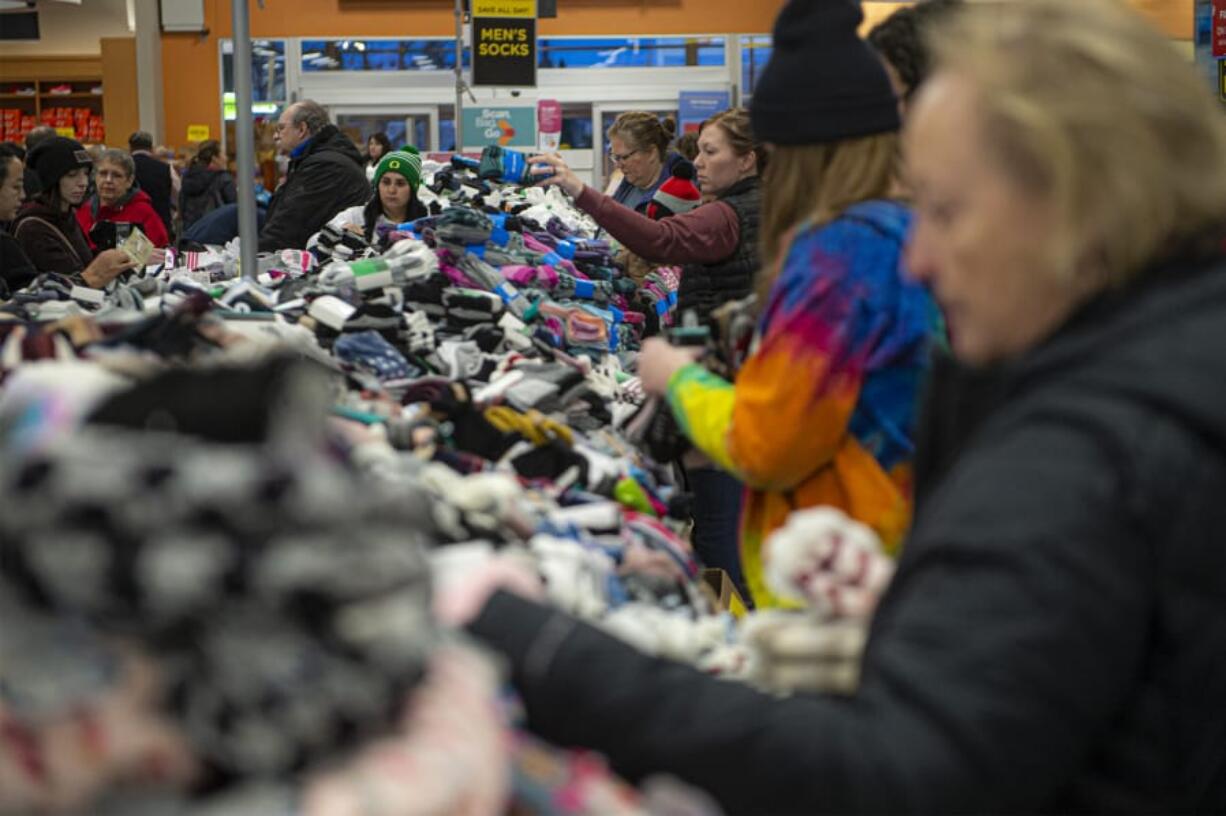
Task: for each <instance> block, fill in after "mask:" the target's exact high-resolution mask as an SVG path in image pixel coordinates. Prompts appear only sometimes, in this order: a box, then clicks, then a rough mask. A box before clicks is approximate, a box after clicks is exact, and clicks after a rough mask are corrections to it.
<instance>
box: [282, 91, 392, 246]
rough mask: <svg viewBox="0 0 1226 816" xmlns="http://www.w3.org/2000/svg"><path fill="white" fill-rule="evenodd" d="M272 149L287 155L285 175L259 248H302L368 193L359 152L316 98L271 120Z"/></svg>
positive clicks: (362, 200)
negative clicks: (273, 127) (274, 136)
mask: <svg viewBox="0 0 1226 816" xmlns="http://www.w3.org/2000/svg"><path fill="white" fill-rule="evenodd" d="M277 147H278V149H280V150H281V152H282V153H285V154H287V155H288V156H289V157H290V163H289V174H288V175H287V176H286V178H285V183H284V184H282V185H281V188H280V189H278V190H277V192H276V193H275V194H274V195H273V197H272V201H271V202H269V205H268V216H267V219H266V220H265V222H264V228H263V229H262V230H260V251H261V252H272V251H275V250H278V249H287V248H290V249H303V248H304V247H306V243H307V239H308V238H310V237H311V236H312V235H314V234H315V233H316V232H319V230H320V229H321V228H322V227H323V225H324V224H326V223H328V220H329V219H331V218H332V217H333V216H334V215H336V214H337V213H338V212H340V211H341V210H343V209H345V208H347V207H352V206H355V205H357V204H365V203H366V202H367V200H368V199H369V198H370V196H371V190H370V184H369V183H368V182H367V181H366V171H365V170H364V169H363V164H362V156H361V154H360V153H358V149H357V148H356V147H354V146H353V143H352V142H351V141H349V139H348V137H346V136H345V135H344V134H343V133H341V132H340V131H339V130H337V128H336V126H335V125H333V124H332V123H331V122H329V121H328V112H327V111H326V110H324V108H323V106H321V105H320V104H319V103H318V102H313V101H311V100H309V99H307V100H303V101H302V102H295V103H294V104H293V105H290V106H289V107H288V108H286V109H285V111H284V113H282V114H281V118H280V120H278V122H277Z"/></svg>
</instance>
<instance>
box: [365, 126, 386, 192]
mask: <svg viewBox="0 0 1226 816" xmlns="http://www.w3.org/2000/svg"><path fill="white" fill-rule="evenodd" d="M391 152H392V140H391V139H389V138H387V134H386V133H384V132H383V131H379V132H378V133H372V134H370V138H369V139H367V140H366V178H367V179H370V180H371V181H373V180H374V177H375V168H376V167H378V166H379V162H380V161H381V160H382V159H383V157H384V156H386V155H387V154H388V153H391Z"/></svg>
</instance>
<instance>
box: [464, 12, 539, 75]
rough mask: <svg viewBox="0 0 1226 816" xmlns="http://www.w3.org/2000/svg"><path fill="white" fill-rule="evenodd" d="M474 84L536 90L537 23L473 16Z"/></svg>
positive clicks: (532, 20) (519, 19)
mask: <svg viewBox="0 0 1226 816" xmlns="http://www.w3.org/2000/svg"><path fill="white" fill-rule="evenodd" d="M473 85H480V86H490V85H494V86H503V87H514V88H534V87H536V20H535V19H523V18H517V17H473Z"/></svg>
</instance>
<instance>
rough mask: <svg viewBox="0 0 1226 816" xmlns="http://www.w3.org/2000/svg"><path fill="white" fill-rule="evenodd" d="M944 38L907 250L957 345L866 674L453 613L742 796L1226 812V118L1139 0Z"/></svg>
mask: <svg viewBox="0 0 1226 816" xmlns="http://www.w3.org/2000/svg"><path fill="white" fill-rule="evenodd" d="M794 2H802V0H794ZM784 14H785V15H786V14H787V11H786V10H785V12H784ZM934 34H935V36H936V37H937V38H938V41H937V46H938V47H937V54H938V66H939V67H938V71H937V73H936V74H935V75H934V76H933V78H932V79H931V80H930V84H928V85H926V86H925V88H924V89H923V90H921V92H920V95H919V97H918V99H917V101H916V105H915V108H914V111H913V115H912V119H911V121H910V123H909V124H908V133H907V154H908V167H909V171H910V174H911V178H910V181H911V183H912V184H913V186H914V189H915V192H916V205H917V214H918V221H917V226H916V230H915V233H914V235H913V239H912V245H911V248H910V257H909V263H910V268H911V269H912V271H913V274H915V275H917V276H918V277H920V278H921V279H923V280H925V281H927V282H928V283H929V284H930V285H931V286H932V288H933V290H934V292H935V294H936V296H937V298H938V300H939V301H940V302H941V304H942V306H943V307H944V309H945V311H946V314H947V315H948V317H949V323H950V333H951V337H952V342H953V349H954V353H955V357H956V360H949V361H945V362H944V363H943V364H942V366H941V367H940V368H939V370H938V374H937V375H936V377H935V382H934V383H933V384H932V389H931V394H930V397H929V400H928V405H927V414H928V417H929V419H928V421H927V423H926V425H925V426H924V430H923V431H922V433H921V437H920V444H921V450H920V455H919V460H918V463H917V468H916V470H917V472H916V479H917V485H918V490H919V497H918V498H919V500H918V503H917V506H916V512H915V521H914V526H913V529H912V532H911V535H910V537H909V539H908V541H907V542H906V543H905V545H904V547H903V554H902V557H901V560H900V562H899V565H898V572H897V574H896V576H895V578H894V581H893V584H892V585H891V586H890V588H889V590H888V591H887V592H886V594H885V596H884V597H883V598H882V600H881V603H880V605H879V607H878V610H877V613H876V615H875V618H874V620H873V623H872V629H871V633H870V636H869V641H868V645H867V648H866V651H865V654H864V659H863V667H862V675H861V683H860V686H859V688H858V690H857V691H856V692H855V693H854V694H853V695H852V696H850V697H846V698H835V697H830V696H796V697H792V698H788V699H778V698H775V697H772V696H767V695H764V694H761V693H759V692H757V691H755V690H752V689H750V688H747V687H744V686H740V685H736V684H733V683H729V682H724V681H718V680H714V679H711V678H709V677H706V676H704V675H702V674H700V673H699V672H697V671H695V670H693V669H690V668H687V667H684V666H680V665H677V664H673V663H669V662H667V661H664V660H659V659H653V658H649V657H646V656H644V655H642V654H640V653H639V652H637V651H635V650H634V649H632V648H630V647H629V646H627V645H624V644H623V643H621V642H619V641H617V640H615V639H613V638H611V637H609V636H607V635H605V634H603V633H600V632H598V631H596V630H595V629H593V628H590V627H588V626H586V625H583V624H580V623H577V622H575V621H573V620H572V619H570V618H567V617H565V616H563V615H561V614H558V613H554V612H551V611H550V610H548V609H546V608H544V607H541V606H538V605H535V604H533V603H531V602H529V601H527V600H524V599H522V598H521V597H519V596H517V595H514V594H510V593H507V592H499V593H497V594H494V595H493V596H492V597H490V598H488V600H485V602H484V603H481V600H482V599H481V598H479V597H471V598H469V599H468V603H467V606H465V604H464V603H460V602H458V601H457V599H456V598H451V599H446V598H444V599H441V602H440V606H441V607H446V608H450V609H451V610H452V611H453V613H455V617H456V618H459V619H469V620H470V629H471V631H472V632H474V633H475V634H476V635H477V636H478V637H480V638H482V639H484V640H485V641H486V642H488V643H489V644H491V645H492V646H494V647H495V648H496V649H498V650H499V651H501V652H502V653H503V654H505V655H506V656H507V657H508V658H509V661H510V665H511V667H512V671H513V677H514V680H515V683H516V685H517V686H518V688H519V690H520V693H521V695H522V697H523V700H524V703H525V705H526V710H527V713H528V719H529V724H530V725H531V727H532V728H534V729H536V730H537V731H539V732H540V733H542V734H544V735H546V736H547V737H548V738H550V739H552V740H554V741H556V742H559V743H562V744H568V745H583V746H590V747H593V748H596V749H599V750H601V751H603V752H604V753H606V754H607V755H608V756H609V757H610V759H611V760H612V762H613V764H614V766H615V767H616V768H617V769H619V770H620V771H622V772H623V773H625V774H627V775H629V776H630V777H632V778H635V779H638V778H641V777H643V776H645V775H647V774H650V773H657V772H663V773H671V774H675V775H677V776H680V777H681V778H682V779H684V780H687V781H689V782H691V783H694V784H697V785H699V786H701V787H703V788H706V789H707V790H708V791H710V792H711V793H713V794H714V795H715V796H716V797H717V798H718V799H719V801H720V802H721V804H723V805H724V807H725V808H726V809H727V810H728V811H730V812H732V813H754V814H771V813H869V812H874V813H875V812H889V813H902V812H929V813H954V812H975V813H1007V812H1024V813H1034V812H1060V813H1069V812H1095V811H1116V812H1119V811H1130V812H1143V813H1172V812H1188V811H1199V812H1213V813H1221V812H1226V705H1223V694H1224V692H1226V547H1223V546H1222V543H1221V530H1222V529H1223V528H1224V527H1226V504H1224V503H1223V502H1222V500H1221V497H1222V495H1223V493H1224V492H1226V412H1224V411H1223V409H1222V406H1223V405H1226V355H1224V352H1223V349H1224V348H1226V260H1224V259H1223V256H1222V242H1221V233H1222V231H1223V226H1222V225H1223V224H1226V123H1223V122H1222V121H1221V119H1220V114H1219V113H1218V111H1217V110H1215V103H1214V102H1213V101H1212V99H1211V98H1210V96H1209V95H1208V94H1207V93H1206V92H1205V90H1204V89H1203V88H1202V87H1201V83H1200V81H1199V79H1198V78H1197V77H1196V76H1195V75H1194V73H1193V71H1192V69H1191V67H1190V66H1189V65H1187V64H1185V61H1184V60H1183V59H1182V57H1180V56H1179V55H1177V54H1176V53H1174V52H1173V51H1172V50H1171V48H1170V45H1169V43H1167V42H1166V41H1165V40H1164V39H1163V38H1162V37H1161V36H1160V35H1159V34H1158V33H1157V32H1155V31H1153V30H1152V29H1151V28H1150V27H1149V25H1148V24H1147V23H1146V22H1145V21H1143V20H1142V19H1141V18H1139V17H1137V16H1135V15H1134V14H1133V13H1132V12H1130V11H1128V10H1126V8H1124V7H1122V6H1121V5H1120V4H1117V3H1113V2H1106V0H1078V2H1076V3H1069V2H1067V1H1066V0H1028V1H1027V2H1016V1H1015V2H1010V3H995V4H992V5H991V7H990V9H989V8H988V7H986V6H985V7H976V6H973V5H972V6H971V7H970V10H968V11H966V12H964V13H960V14H958V15H957V16H955V17H953V18H951V19H950V21H949V22H948V23H947V24H946V25H945V26H944V27H942V29H941V30H940V31H938V32H934ZM784 39H785V38H782V37H777V38H776V46H775V56H774V57H773V59H774V58H778V57H779V55H780V51H781V46H782V48H784V49H786V48H788V47H789V46H788V45H786V44H785V43H784V42H783V41H784ZM793 47H803V44H801V45H800V46H793ZM767 70H768V71H769V70H770V69H769V68H768V69H767ZM755 104H758V100H757V98H755Z"/></svg>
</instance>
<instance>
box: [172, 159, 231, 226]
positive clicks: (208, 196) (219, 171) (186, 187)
mask: <svg viewBox="0 0 1226 816" xmlns="http://www.w3.org/2000/svg"><path fill="white" fill-rule="evenodd" d="M236 201H238V191H237V190H236V189H235V186H234V176H232V175H230V173H229V171H228V170H226V156H225V154H224V153H222V152H221V144H220V143H219V142H217V141H216V140H215V139H210V140H209V141H207V142H202V143H201V144H200V149H199V150H197V151H196V155H195V157H193V158H192V163H191V165H190V166H189V167H188V168H187V172H186V173H184V174H183V182H182V186H181V187H180V189H179V213H180V216H181V217H182V219H183V229H184V230H186V229H187V228H188V227H190V226H191V225H192V224H194V223H196V222H197V221H199V220H200V219H201V218H203V217H204V216H206V215H208V214H209V213H210V212H212V211H213V210H215V209H217V208H218V207H221V206H222V205H225V204H233V203H234V202H236Z"/></svg>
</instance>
